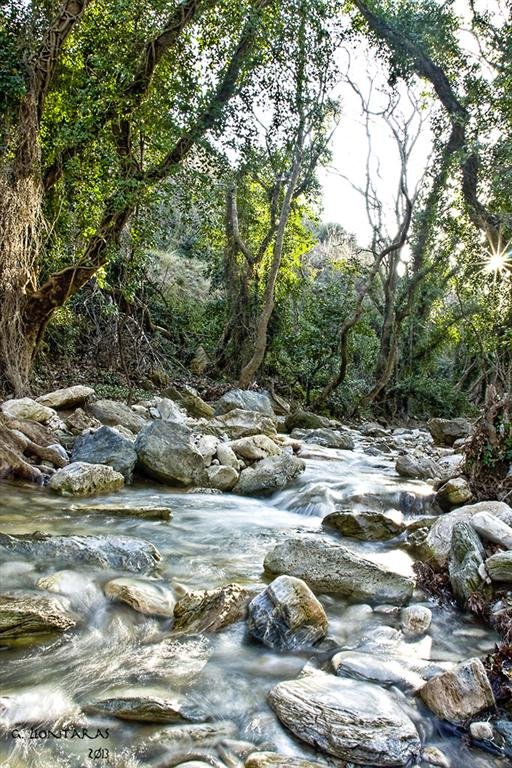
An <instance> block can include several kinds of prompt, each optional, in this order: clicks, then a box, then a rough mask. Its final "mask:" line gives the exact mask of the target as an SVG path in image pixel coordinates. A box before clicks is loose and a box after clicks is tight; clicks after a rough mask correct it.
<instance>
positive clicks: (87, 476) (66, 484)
mask: <svg viewBox="0 0 512 768" xmlns="http://www.w3.org/2000/svg"><path fill="white" fill-rule="evenodd" d="M123 485H124V477H123V476H122V474H121V473H120V472H116V471H115V470H114V469H112V467H107V466H105V465H104V464H87V463H86V462H84V461H75V462H73V463H72V464H68V465H67V466H66V467H63V468H62V469H59V470H57V472H55V474H54V475H52V476H51V478H50V482H49V483H48V487H49V488H50V490H52V491H55V493H60V494H61V495H62V496H93V495H94V494H96V493H111V492H112V491H118V490H119V489H120V488H122V487H123Z"/></svg>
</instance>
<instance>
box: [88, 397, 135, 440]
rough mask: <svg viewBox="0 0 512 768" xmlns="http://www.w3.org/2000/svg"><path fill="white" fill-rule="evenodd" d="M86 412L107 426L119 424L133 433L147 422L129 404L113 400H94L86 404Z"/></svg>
mask: <svg viewBox="0 0 512 768" xmlns="http://www.w3.org/2000/svg"><path fill="white" fill-rule="evenodd" d="M87 412H88V413H89V414H90V415H92V416H94V418H96V419H98V420H99V421H101V423H102V424H106V425H107V426H108V427H116V426H117V425H118V424H120V425H121V426H123V427H126V429H129V430H130V432H133V434H134V435H136V434H137V433H138V432H140V430H141V429H142V427H143V426H144V425H145V424H147V421H146V419H145V418H143V417H142V416H141V415H140V414H138V413H135V411H133V410H132V409H131V408H130V406H129V405H126V404H125V403H118V402H116V401H115V400H96V401H95V402H94V403H90V404H89V405H88V406H87Z"/></svg>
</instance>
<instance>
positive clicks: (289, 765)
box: [182, 752, 324, 768]
mask: <svg viewBox="0 0 512 768" xmlns="http://www.w3.org/2000/svg"><path fill="white" fill-rule="evenodd" d="M322 765H324V764H323V763H317V762H316V761H315V762H312V761H311V760H305V759H304V758H303V757H290V755H281V754H279V753H278V752H251V754H250V755H249V757H248V758H247V759H246V761H245V763H244V768H320V766H322ZM182 768H183V766H182Z"/></svg>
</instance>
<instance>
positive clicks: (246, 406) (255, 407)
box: [215, 389, 274, 418]
mask: <svg viewBox="0 0 512 768" xmlns="http://www.w3.org/2000/svg"><path fill="white" fill-rule="evenodd" d="M235 408H240V409H241V410H242V411H257V412H258V413H262V414H263V415H264V416H270V417H271V418H273V417H274V409H273V408H272V402H271V400H270V398H269V396H268V395H267V394H265V393H264V392H252V391H251V390H249V389H232V390H231V392H226V394H225V395H222V397H221V398H219V400H217V402H216V404H215V414H216V415H217V416H220V415H221V414H224V413H229V411H233V410H234V409H235Z"/></svg>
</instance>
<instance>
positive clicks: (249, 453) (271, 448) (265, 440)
mask: <svg viewBox="0 0 512 768" xmlns="http://www.w3.org/2000/svg"><path fill="white" fill-rule="evenodd" d="M229 445H230V447H231V449H232V450H233V452H234V453H235V454H236V456H238V457H239V458H240V459H244V461H259V460H260V459H266V458H267V456H275V455H276V454H278V453H281V450H282V449H281V448H280V447H279V446H278V445H277V443H275V442H274V441H273V440H271V439H270V437H267V435H252V436H251V437H241V438H240V439H239V440H232V441H231V443H230V444H229ZM219 458H220V455H219Z"/></svg>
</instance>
